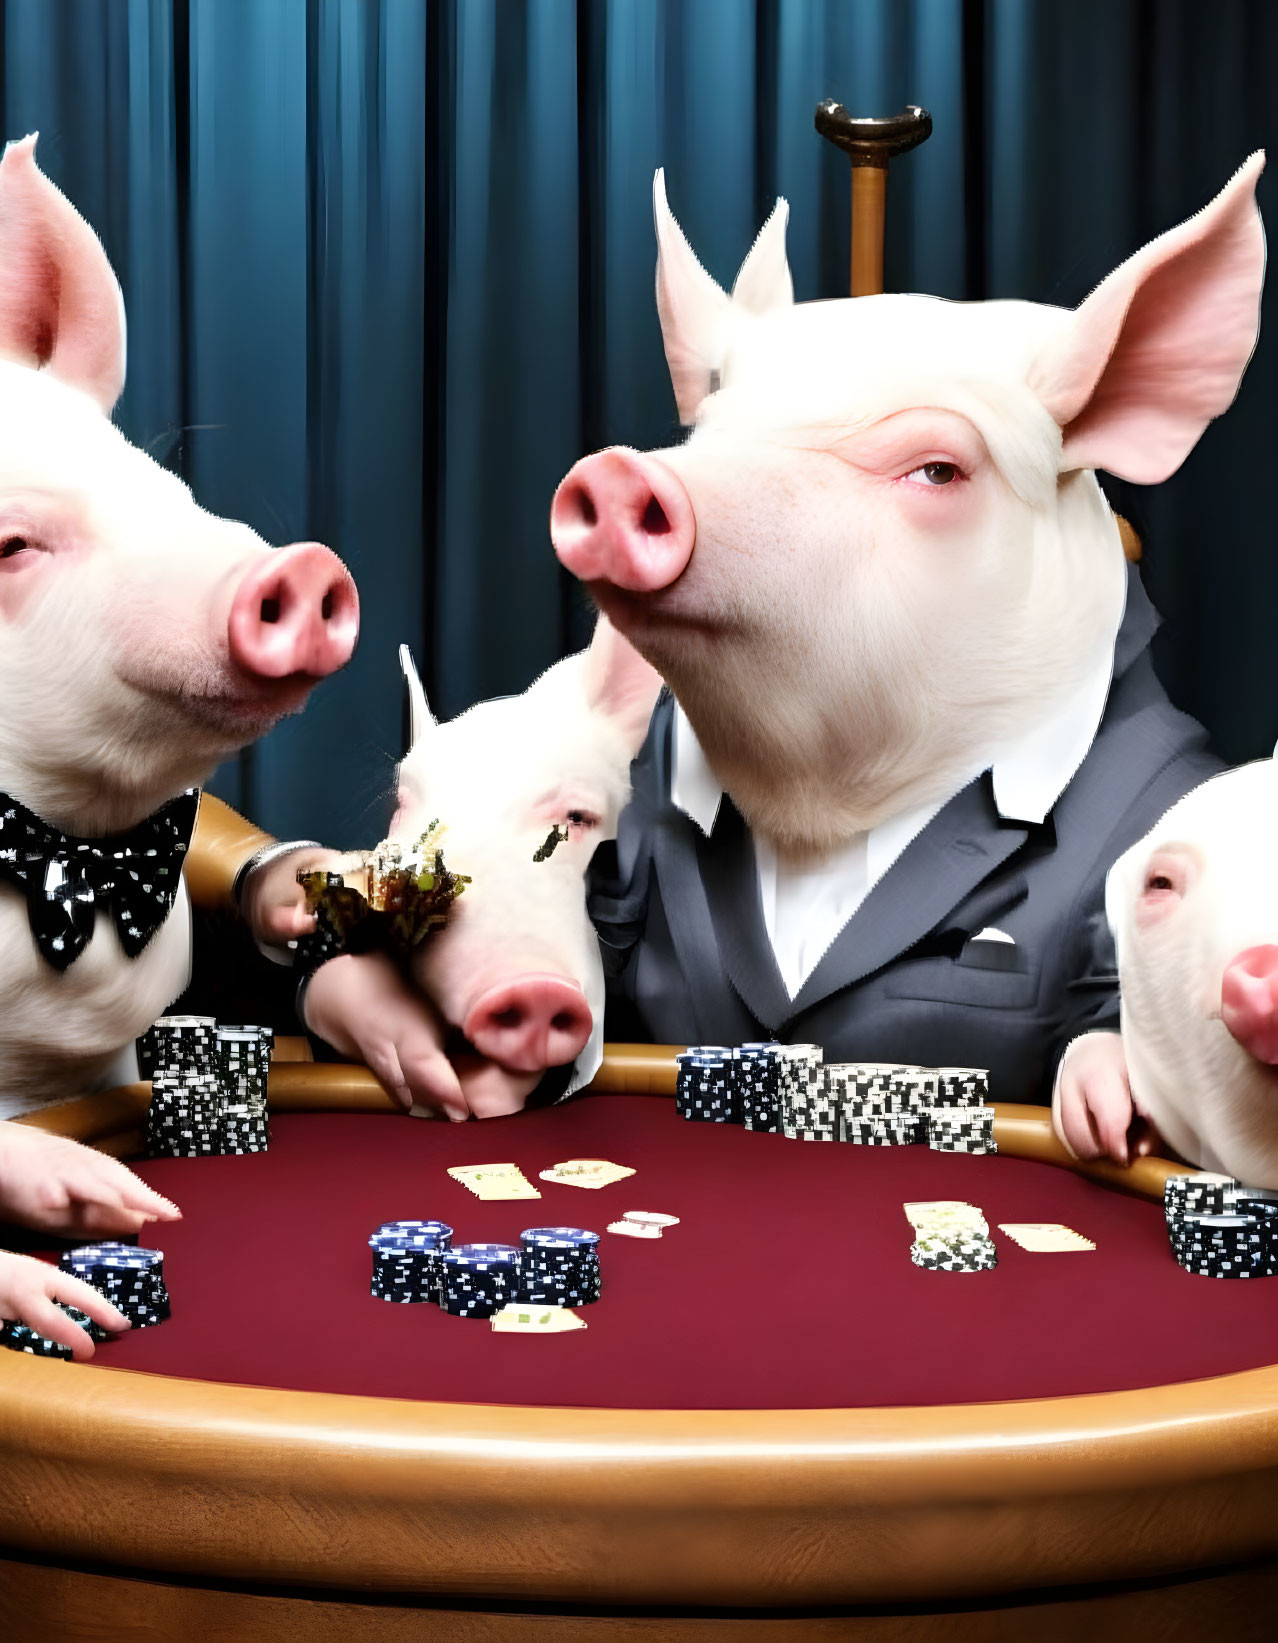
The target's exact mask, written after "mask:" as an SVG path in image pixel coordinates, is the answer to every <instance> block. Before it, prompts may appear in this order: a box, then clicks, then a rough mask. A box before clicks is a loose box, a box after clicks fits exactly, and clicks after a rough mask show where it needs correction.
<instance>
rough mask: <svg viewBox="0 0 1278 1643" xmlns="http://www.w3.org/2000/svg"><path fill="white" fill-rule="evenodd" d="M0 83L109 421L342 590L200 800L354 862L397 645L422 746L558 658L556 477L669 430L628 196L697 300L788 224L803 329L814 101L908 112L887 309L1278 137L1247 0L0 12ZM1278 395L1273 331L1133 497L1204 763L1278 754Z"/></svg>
mask: <svg viewBox="0 0 1278 1643" xmlns="http://www.w3.org/2000/svg"><path fill="white" fill-rule="evenodd" d="M0 48H2V51H3V64H2V71H0V86H2V92H3V132H4V135H6V136H9V137H14V136H21V135H22V134H23V133H24V132H27V131H31V130H39V132H40V134H41V136H40V148H39V156H40V161H41V163H42V165H43V166H44V167H45V168H46V170H47V171H48V172H49V173H50V175H51V176H52V177H53V178H54V179H55V181H57V182H58V183H59V185H60V186H61V187H62V188H63V189H64V190H65V191H66V192H67V194H68V195H69V196H70V197H71V199H72V200H73V201H75V203H76V204H77V205H78V206H79V208H80V210H81V211H83V212H84V214H85V215H86V216H87V217H88V219H89V220H90V222H92V223H93V225H94V227H95V228H96V229H97V230H98V232H99V233H100V234H101V236H102V239H103V241H104V242H105V244H106V247H107V250H108V252H109V254H110V256H111V259H112V261H113V262H114V264H115V266H116V268H117V270H118V271H119V274H120V278H121V280H122V283H123V286H124V292H125V299H126V303H127V306H128V315H129V324H130V365H129V380H128V386H127V388H126V390H125V394H124V397H123V399H122V401H121V404H120V407H119V411H118V418H119V421H120V424H121V426H122V427H123V428H124V429H125V430H126V432H127V433H128V434H129V435H130V437H131V438H133V439H134V440H135V441H137V442H138V443H139V444H141V445H144V446H146V447H147V448H148V449H150V450H151V451H152V452H153V453H154V454H155V455H156V457H157V458H158V459H160V460H161V461H163V462H166V463H168V464H170V465H172V466H173V467H175V468H176V469H177V470H178V471H180V472H181V473H182V474H183V475H184V476H185V477H186V478H187V479H188V480H189V482H190V484H191V485H192V487H193V488H194V490H195V493H196V495H197V497H198V498H199V499H200V500H201V501H202V502H203V503H204V504H205V505H206V506H208V507H210V508H212V509H214V510H216V511H218V512H220V513H225V514H233V515H237V516H239V517H242V518H245V519H247V520H249V521H250V522H251V523H252V524H253V525H254V526H255V527H256V528H257V529H258V530H260V531H261V532H262V533H263V534H264V535H265V536H267V537H268V539H270V540H271V541H275V542H282V541H288V540H293V539H297V538H303V537H316V538H319V539H321V540H324V541H326V542H329V543H330V544H331V545H332V546H333V547H334V548H336V549H337V550H338V552H340V553H341V554H342V555H343V556H344V557H345V559H346V560H347V562H348V563H349V564H350V566H351V567H352V569H353V570H354V572H355V575H356V577H357V579H358V581H359V584H360V589H361V593H362V597H363V611H364V631H363V638H362V641H361V644H360V649H359V652H358V654H357V656H356V658H355V660H354V662H353V663H352V665H351V666H350V667H349V668H348V669H347V670H346V672H345V673H344V674H343V675H342V676H341V677H340V678H338V679H335V680H332V681H330V682H328V683H326V684H325V685H323V686H322V687H321V688H320V689H319V690H318V691H317V692H316V694H315V697H314V699H313V701H312V703H311V706H310V707H309V708H308V710H307V712H306V713H305V715H304V716H302V717H301V718H300V719H297V720H294V721H291V722H289V723H287V724H285V725H283V726H281V727H280V729H278V730H277V731H276V732H275V733H274V734H273V735H271V736H270V737H268V738H267V739H266V741H265V742H263V743H262V744H260V745H259V746H258V747H257V748H255V749H253V750H251V751H250V752H248V753H247V754H245V755H244V756H243V757H242V758H241V759H240V760H239V761H237V762H236V763H235V764H234V765H233V766H229V767H227V768H225V769H224V770H223V771H221V772H219V775H218V778H217V783H216V787H217V790H218V791H220V792H222V793H224V794H225V795H226V796H227V797H229V798H230V799H231V800H232V801H233V802H238V803H240V804H241V805H243V806H244V807H245V808H246V809H247V810H248V811H249V812H250V813H251V814H252V815H253V816H254V818H255V819H257V820H259V821H260V822H262V823H263V824H264V825H266V826H268V827H270V828H272V829H273V830H276V831H278V832H281V833H285V834H299V833H304V834H309V835H313V836H318V837H323V838H326V839H330V840H332V841H333V842H335V843H349V844H354V843H366V842H370V841H371V840H372V839H373V838H374V837H376V836H377V834H378V832H379V831H380V830H381V827H382V825H383V823H384V821H385V819H386V815H387V810H386V807H385V803H384V800H385V796H386V792H387V787H388V782H389V777H390V773H391V767H392V764H393V761H394V759H395V758H396V757H397V756H398V754H399V752H400V751H401V728H402V708H401V701H402V696H401V688H400V683H399V678H398V671H397V667H396V659H395V656H396V647H397V645H398V644H399V643H400V642H401V641H402V640H408V641H409V642H410V643H411V644H412V645H413V647H414V649H415V650H416V652H417V655H418V657H419V659H420V660H421V662H422V666H423V671H424V675H425V677H426V679H427V682H428V688H429V689H430V691H431V695H432V699H433V702H434V704H435V707H436V710H437V711H438V712H441V713H443V714H452V713H455V712H457V711H459V710H460V709H462V708H464V707H466V706H467V705H468V704H469V703H471V702H473V701H475V700H477V699H479V698H481V697H484V696H488V695H493V694H498V693H506V692H510V691H516V690H519V689H522V688H523V687H524V686H525V685H526V684H527V683H528V682H529V681H530V680H531V679H532V677H533V676H534V675H535V674H536V673H537V672H538V671H539V670H540V669H541V668H543V667H545V666H546V665H548V664H549V663H550V662H551V661H553V660H554V659H555V657H556V656H557V655H559V654H561V653H562V652H563V651H564V650H566V649H569V648H572V647H574V646H575V645H577V644H579V643H581V642H583V641H584V638H585V636H586V634H587V632H588V629H589V618H588V616H587V614H586V612H585V611H584V609H583V608H582V607H581V604H580V601H579V598H578V596H577V594H576V593H575V591H574V589H573V588H572V587H571V586H570V585H568V584H567V582H566V580H565V578H563V576H562V575H561V574H560V573H559V571H558V569H557V567H556V564H555V561H554V558H553V556H552V554H551V551H550V548H549V543H548V537H547V531H546V513H547V508H548V504H549V501H550V496H551V493H552V491H553V489H554V487H555V484H556V483H557V481H558V479H559V478H560V476H561V475H562V474H563V472H564V471H565V470H566V469H567V468H568V466H569V465H570V464H571V463H572V462H573V461H574V460H575V458H576V457H577V456H579V455H581V454H582V453H583V452H585V451H587V450H590V449H593V448H596V447H598V446H600V445H603V444H608V443H614V442H624V443H627V444H632V445H636V446H641V447H642V446H650V445H656V444H662V443H667V442H668V441H669V440H670V439H671V438H672V437H675V436H676V430H675V426H674V409H673V403H672V400H671V396H670V391H669V387H668V384H667V381H666V377H665V373H664V367H663V362H662V357H661V346H660V338H659V334H658V330H657V325H656V319H655V313H654V308H653V297H652V271H653V260H654V245H653V234H652V221H651V207H650V190H651V182H652V173H653V170H654V168H655V167H656V166H658V165H664V166H665V167H666V170H667V177H668V183H669V190H670V197H671V201H672V204H673V206H674V209H675V212H676V214H677V215H678V216H679V218H680V220H681V221H682V223H683V224H684V226H685V228H686V230H687V232H688V234H689V237H690V238H691V240H692V243H693V245H694V246H695V247H696V248H697V250H698V252H699V253H700V255H701V256H702V258H703V260H704V261H705V263H706V265H707V266H708V267H709V268H710V270H711V271H712V272H713V273H714V274H715V275H716V276H717V277H718V278H719V279H721V280H723V281H725V282H726V281H730V279H731V277H732V275H733V273H734V271H735V269H736V267H737V264H738V263H739V261H740V259H741V257H742V256H743V255H744V253H745V251H746V250H747V248H748V246H749V244H750V242H751V239H752V237H753V235H754V233H755V231H756V229H757V228H758V226H759V224H760V223H761V222H762V220H763V218H764V216H765V214H766V212H767V211H768V209H769V208H770V206H771V203H772V200H773V197H774V195H775V194H777V193H783V194H785V195H786V196H787V197H788V199H789V201H790V204H791V208H792V216H791V236H790V254H791V260H792V263H793V267H794V274H795V284H796V287H797V291H798V294H799V296H800V297H802V298H808V297H823V296H826V297H828V296H837V295H840V294H842V293H843V292H844V291H845V290H846V277H847V276H846V269H847V245H848V197H847V196H848V183H847V167H846V163H845V162H844V160H843V159H842V157H841V156H840V155H838V154H837V153H835V152H834V151H833V150H832V149H831V148H829V146H828V145H826V144H825V143H823V142H822V141H821V140H820V139H819V138H818V137H817V136H816V134H815V132H814V130H813V123H812V116H813V109H814V107H815V105H816V103H817V102H818V101H819V100H820V99H822V98H824V97H827V96H835V97H838V98H839V99H841V100H842V101H843V102H845V103H846V104H847V105H848V106H849V107H850V108H851V109H852V111H853V112H856V113H887V112H891V111H894V110H896V109H899V108H900V107H901V106H902V105H904V104H905V103H906V102H919V103H922V104H924V105H925V106H926V107H928V108H929V109H930V110H931V112H932V115H933V118H934V120H935V124H936V134H935V136H934V137H933V138H932V140H931V142H930V143H928V144H927V145H926V147H924V148H923V149H921V150H919V151H918V152H917V153H916V154H914V155H911V156H909V157H907V158H905V159H903V160H901V161H899V162H898V163H897V164H896V166H895V167H894V169H893V172H892V177H891V183H890V188H889V200H888V216H889V225H888V248H887V279H888V287H889V289H897V290H919V291H928V292H934V293H937V294H939V295H942V296H947V297H954V298H977V297H987V296H996V297H997V296H1021V297H1028V298H1032V299H1035V300H1037V301H1047V302H1058V303H1066V304H1073V303H1075V302H1077V301H1078V300H1079V299H1080V298H1081V297H1082V296H1083V295H1085V294H1086V292H1087V291H1088V290H1089V289H1090V288H1091V286H1092V285H1094V284H1095V282H1096V281H1097V280H1098V279H1099V278H1100V277H1101V276H1102V275H1103V274H1104V273H1105V272H1107V271H1108V269H1109V268H1110V267H1111V266H1113V265H1114V264H1115V263H1116V262H1118V261H1119V260H1121V259H1122V258H1123V257H1124V256H1126V255H1127V254H1128V253H1129V252H1131V251H1132V250H1134V249H1135V248H1136V247H1137V246H1138V245H1139V244H1141V243H1142V242H1143V241H1144V240H1145V239H1147V238H1149V237H1151V236H1152V235H1153V234H1155V233H1157V232H1159V231H1160V230H1162V229H1163V228H1166V227H1168V226H1170V225H1171V224H1172V223H1173V222H1175V221H1177V220H1178V219H1179V218H1181V217H1183V216H1185V215H1187V214H1188V213H1190V212H1191V211H1193V210H1195V209H1197V207H1199V206H1200V205H1202V204H1203V202H1204V201H1205V200H1207V199H1208V198H1209V197H1210V196H1211V195H1212V194H1213V193H1214V192H1215V191H1216V190H1217V189H1218V188H1219V187H1220V186H1221V185H1222V184H1223V182H1224V181H1225V179H1226V178H1227V177H1228V175H1229V174H1230V173H1231V172H1232V171H1233V169H1234V168H1235V167H1236V166H1237V165H1238V164H1239V162H1240V161H1241V160H1242V159H1243V158H1244V156H1245V155H1246V154H1247V153H1248V152H1249V151H1250V150H1251V149H1252V148H1255V147H1258V146H1260V145H1262V144H1264V143H1265V142H1266V141H1267V140H1272V139H1273V138H1274V137H1275V134H1276V131H1278V112H1275V98H1274V93H1273V88H1274V86H1275V84H1276V83H1278V6H1276V5H1273V4H1270V3H1268V0H1255V3H1247V0H1212V3H1211V4H1202V3H1201V0H56V3H53V0H5V3H4V4H2V5H0ZM1261 197H1262V204H1264V203H1265V202H1266V201H1271V200H1273V199H1275V198H1276V197H1278V196H1275V194H1274V191H1273V188H1272V185H1271V184H1270V183H1269V181H1268V179H1266V180H1264V181H1263V182H1262V185H1261ZM0 254H2V248H0ZM1276 397H1278V345H1276V344H1275V340H1274V338H1273V337H1272V336H1270V335H1268V334H1265V335H1263V336H1262V342H1261V345H1260V349H1259V351H1258V354H1257V357H1256V359H1255V361H1254V363H1253V366H1252V369H1251V372H1250V373H1249V376H1248V378H1247V381H1246V383H1245V385H1244V388H1243V392H1242V395H1241V397H1240V399H1239V402H1238V404H1237V405H1236V406H1235V408H1234V409H1233V410H1232V411H1231V412H1230V414H1229V415H1228V417H1227V418H1226V419H1224V420H1223V421H1222V422H1221V423H1219V424H1218V425H1216V426H1215V427H1213V428H1212V429H1210V430H1209V431H1208V433H1207V435H1206V437H1205V438H1204V440H1203V441H1202V444H1201V445H1200V447H1199V449H1198V450H1197V451H1196V452H1195V454H1194V455H1193V456H1192V457H1191V459H1190V460H1189V462H1187V463H1186V465H1185V467H1184V468H1183V470H1182V471H1181V473H1180V474H1178V475H1177V476H1176V477H1175V478H1174V479H1173V480H1172V481H1170V482H1169V483H1168V484H1166V485H1164V486H1162V487H1161V488H1159V489H1157V490H1154V491H1151V492H1148V493H1143V492H1138V491H1134V490H1133V491H1129V492H1126V493H1125V494H1124V495H1123V496H1122V497H1121V498H1120V501H1121V505H1122V506H1123V507H1124V509H1125V510H1126V511H1127V512H1129V514H1131V515H1132V516H1133V517H1134V518H1135V520H1136V522H1137V523H1138V525H1139V526H1140V527H1141V528H1142V529H1143V531H1144V532H1145V534H1146V536H1147V538H1148V551H1147V558H1146V567H1147V580H1148V582H1149V584H1150V586H1151V589H1152V591H1153V593H1154V596H1155V598H1156V600H1157V601H1158V603H1159V604H1160V605H1161V607H1162V608H1163V610H1164V612H1165V613H1166V615H1167V618H1168V621H1167V626H1166V630H1165V632H1164V634H1163V636H1162V639H1161V641H1160V643H1161V651H1160V665H1161V667H1162V671H1163V674H1164V677H1165V679H1166V681H1167V683H1168V686H1169V688H1170V689H1171V691H1172V693H1173V695H1174V696H1175V698H1176V699H1177V700H1178V701H1179V702H1181V703H1182V704H1183V705H1185V706H1186V707H1188V708H1189V709H1190V710H1191V711H1193V712H1195V713H1197V714H1198V715H1199V716H1200V717H1201V718H1203V719H1204V720H1205V721H1206V722H1207V724H1208V726H1209V728H1210V729H1211V730H1212V732H1213V734H1214V736H1215V738H1216V740H1217V743H1218V745H1219V746H1220V747H1221V749H1222V751H1223V752H1224V753H1225V754H1226V755H1228V756H1230V757H1232V758H1243V757H1249V756H1253V755H1256V754H1259V753H1263V752H1267V751H1269V749H1270V748H1271V747H1272V745H1273V742H1274V738H1275V733H1276V731H1278V680H1275V678H1274V676H1273V669H1272V666H1271V662H1270V658H1271V656H1272V653H1273V648H1274V647H1273V637H1272V636H1273V631H1274V627H1275V620H1276V618H1278V562H1276V556H1275V553H1274V546H1273V537H1274V530H1273V524H1272V508H1271V505H1270V498H1271V486H1272V474H1273V472H1274V466H1275V464H1274V456H1273V446H1274V439H1275V433H1276V430H1278V415H1276V414H1275V413H1276V412H1278V404H1276V403H1275V401H1276Z"/></svg>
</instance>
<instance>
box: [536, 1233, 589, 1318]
mask: <svg viewBox="0 0 1278 1643" xmlns="http://www.w3.org/2000/svg"><path fill="white" fill-rule="evenodd" d="M519 1242H520V1245H521V1249H520V1255H519V1294H518V1296H517V1297H516V1298H517V1299H518V1300H520V1301H542V1302H546V1303H548V1304H549V1305H551V1306H587V1305H589V1304H590V1302H592V1301H597V1300H598V1299H599V1296H600V1293H601V1289H602V1282H601V1278H600V1272H599V1234H598V1233H597V1232H587V1231H585V1230H584V1229H583V1228H581V1227H529V1228H528V1230H527V1231H526V1232H521V1233H520V1235H519Z"/></svg>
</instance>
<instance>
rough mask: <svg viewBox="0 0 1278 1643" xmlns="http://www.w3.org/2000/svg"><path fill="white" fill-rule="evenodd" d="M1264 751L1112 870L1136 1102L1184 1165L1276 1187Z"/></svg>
mask: <svg viewBox="0 0 1278 1643" xmlns="http://www.w3.org/2000/svg"><path fill="white" fill-rule="evenodd" d="M1276 821H1278V770H1276V769H1275V766H1274V762H1273V760H1272V759H1264V760H1261V761H1259V762H1257V763H1255V764H1249V765H1243V766H1242V767H1241V768H1240V769H1238V770H1229V771H1226V772H1225V773H1224V774H1223V775H1221V776H1216V777H1214V778H1213V779H1212V780H1211V781H1209V782H1204V783H1203V785H1202V786H1201V787H1196V788H1195V789H1194V790H1193V792H1191V793H1189V794H1187V795H1186V796H1185V797H1184V798H1183V799H1181V800H1180V801H1179V803H1177V804H1175V805H1173V806H1172V808H1171V809H1170V810H1169V811H1168V812H1167V814H1166V815H1165V816H1164V817H1163V818H1162V820H1161V821H1160V822H1159V823H1158V825H1157V827H1155V828H1154V829H1153V831H1152V832H1150V833H1149V834H1148V835H1147V836H1146V837H1145V838H1143V839H1141V840H1140V842H1139V843H1137V844H1134V845H1133V846H1132V847H1131V849H1130V850H1128V851H1127V852H1126V853H1125V854H1124V855H1123V856H1120V857H1119V859H1118V861H1117V862H1115V864H1114V866H1113V867H1112V868H1111V869H1110V872H1109V877H1108V879H1107V880H1106V885H1105V909H1106V914H1107V916H1108V919H1109V924H1110V928H1111V930H1112V931H1113V934H1114V940H1115V943H1116V945H1117V948H1118V972H1119V992H1120V999H1121V1007H1122V1036H1123V1052H1124V1055H1125V1058H1126V1062H1127V1073H1128V1078H1129V1080H1130V1083H1131V1091H1132V1101H1133V1104H1134V1105H1135V1107H1136V1109H1137V1111H1138V1112H1140V1113H1142V1114H1143V1115H1144V1116H1145V1117H1147V1118H1148V1119H1149V1120H1150V1122H1151V1123H1152V1124H1153V1125H1154V1127H1155V1128H1156V1129H1157V1130H1158V1131H1159V1133H1160V1134H1161V1135H1162V1136H1163V1137H1164V1138H1165V1139H1166V1140H1167V1141H1168V1142H1169V1143H1170V1144H1171V1146H1172V1147H1174V1148H1175V1150H1176V1151H1177V1152H1178V1153H1179V1154H1180V1155H1181V1157H1183V1158H1185V1159H1187V1160H1189V1161H1190V1162H1191V1163H1195V1164H1198V1165H1200V1166H1202V1167H1203V1168H1205V1169H1211V1170H1222V1171H1224V1172H1225V1173H1226V1174H1229V1175H1234V1176H1237V1177H1238V1178H1239V1179H1240V1180H1242V1181H1245V1182H1247V1184H1248V1185H1249V1186H1259V1187H1278V874H1275V872H1274V870H1273V838H1274V827H1275V822H1276Z"/></svg>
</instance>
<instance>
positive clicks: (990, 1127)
mask: <svg viewBox="0 0 1278 1643" xmlns="http://www.w3.org/2000/svg"><path fill="white" fill-rule="evenodd" d="M988 1098H989V1075H988V1074H987V1073H986V1072H985V1070H984V1069H983V1068H981V1067H938V1068H937V1069H936V1090H935V1094H934V1096H933V1104H932V1105H931V1106H929V1107H928V1108H926V1109H925V1112H924V1125H925V1132H926V1139H927V1144H928V1146H929V1147H931V1148H932V1150H933V1151H934V1152H971V1153H992V1152H997V1151H998V1145H997V1143H996V1142H995V1140H994V1109H993V1107H991V1106H989V1105H988Z"/></svg>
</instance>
